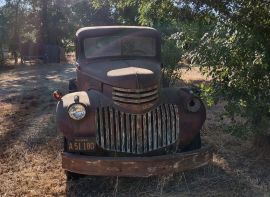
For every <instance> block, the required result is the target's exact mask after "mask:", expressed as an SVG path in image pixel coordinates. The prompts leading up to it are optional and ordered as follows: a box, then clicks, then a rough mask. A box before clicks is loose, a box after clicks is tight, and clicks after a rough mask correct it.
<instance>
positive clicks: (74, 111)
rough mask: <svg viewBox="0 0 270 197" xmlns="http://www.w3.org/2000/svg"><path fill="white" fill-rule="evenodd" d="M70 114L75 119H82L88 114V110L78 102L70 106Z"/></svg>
mask: <svg viewBox="0 0 270 197" xmlns="http://www.w3.org/2000/svg"><path fill="white" fill-rule="evenodd" d="M68 114H69V116H70V118H72V119H74V120H81V119H83V118H84V116H85V115H86V110H85V107H84V106H83V105H82V104H79V103H76V104H73V105H71V106H70V107H69V109H68Z"/></svg>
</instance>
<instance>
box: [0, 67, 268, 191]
mask: <svg viewBox="0 0 270 197" xmlns="http://www.w3.org/2000/svg"><path fill="white" fill-rule="evenodd" d="M72 76H74V69H73V67H72V66H71V65H38V66H35V65H32V66H17V67H16V68H13V69H5V70H0V87H1V89H0V150H1V152H0V196H270V193H269V192H270V165H269V162H270V160H269V158H266V157H260V155H258V152H256V151H255V150H253V149H252V147H251V143H250V141H248V140H246V141H243V140H241V139H238V138H236V137H233V136H231V135H230V134H228V133H225V132H224V127H226V126H227V125H228V124H230V121H229V120H227V119H223V120H221V119H219V117H220V114H221V113H222V112H223V110H224V109H223V104H222V103H220V104H218V105H217V106H214V107H212V108H209V109H208V116H207V121H206V123H205V126H204V129H203V141H204V142H207V143H210V144H212V145H213V146H214V147H215V149H216V155H215V159H214V162H213V164H212V165H209V166H206V167H204V168H201V169H197V170H194V171H190V172H184V173H178V174H174V175H168V176H163V177H151V178H120V177H119V178H117V177H89V176H87V177H85V178H82V179H80V180H79V181H70V182H67V181H66V178H65V175H64V171H63V170H62V169H61V157H60V153H61V150H62V144H61V143H62V140H61V135H60V134H59V133H58V132H57V131H56V128H55V120H54V110H55V104H56V103H55V101H53V100H52V99H51V92H52V91H53V90H54V89H57V88H59V89H62V90H64V89H65V88H66V87H67V79H69V78H71V77H72ZM182 77H183V79H184V80H185V82H186V83H191V82H193V81H195V82H197V81H201V80H205V78H204V77H203V76H201V75H200V74H199V72H198V70H196V69H194V70H191V71H188V72H187V73H183V72H182Z"/></svg>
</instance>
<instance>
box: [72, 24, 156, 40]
mask: <svg viewBox="0 0 270 197" xmlns="http://www.w3.org/2000/svg"><path fill="white" fill-rule="evenodd" d="M122 32H125V33H134V34H139V35H144V34H145V35H149V36H157V37H159V32H158V31H157V30H156V29H154V28H152V27H146V26H93V27H83V28H80V29H79V30H78V31H77V32H76V37H78V38H82V37H94V36H102V35H111V34H117V33H122Z"/></svg>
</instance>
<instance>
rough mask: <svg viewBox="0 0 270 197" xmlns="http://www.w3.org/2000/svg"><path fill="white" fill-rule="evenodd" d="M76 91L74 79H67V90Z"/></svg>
mask: <svg viewBox="0 0 270 197" xmlns="http://www.w3.org/2000/svg"><path fill="white" fill-rule="evenodd" d="M77 91H78V87H77V84H76V79H71V80H69V83H68V92H69V93H72V92H77Z"/></svg>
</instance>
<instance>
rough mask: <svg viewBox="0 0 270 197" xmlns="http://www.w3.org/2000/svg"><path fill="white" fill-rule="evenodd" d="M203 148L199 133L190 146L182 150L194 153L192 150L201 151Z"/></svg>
mask: <svg viewBox="0 0 270 197" xmlns="http://www.w3.org/2000/svg"><path fill="white" fill-rule="evenodd" d="M201 147H202V141H201V134H200V133H198V134H197V135H196V136H195V137H194V139H193V140H192V142H191V143H190V144H188V145H186V146H185V147H184V148H182V150H181V152H186V151H192V150H196V149H200V148H201Z"/></svg>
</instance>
